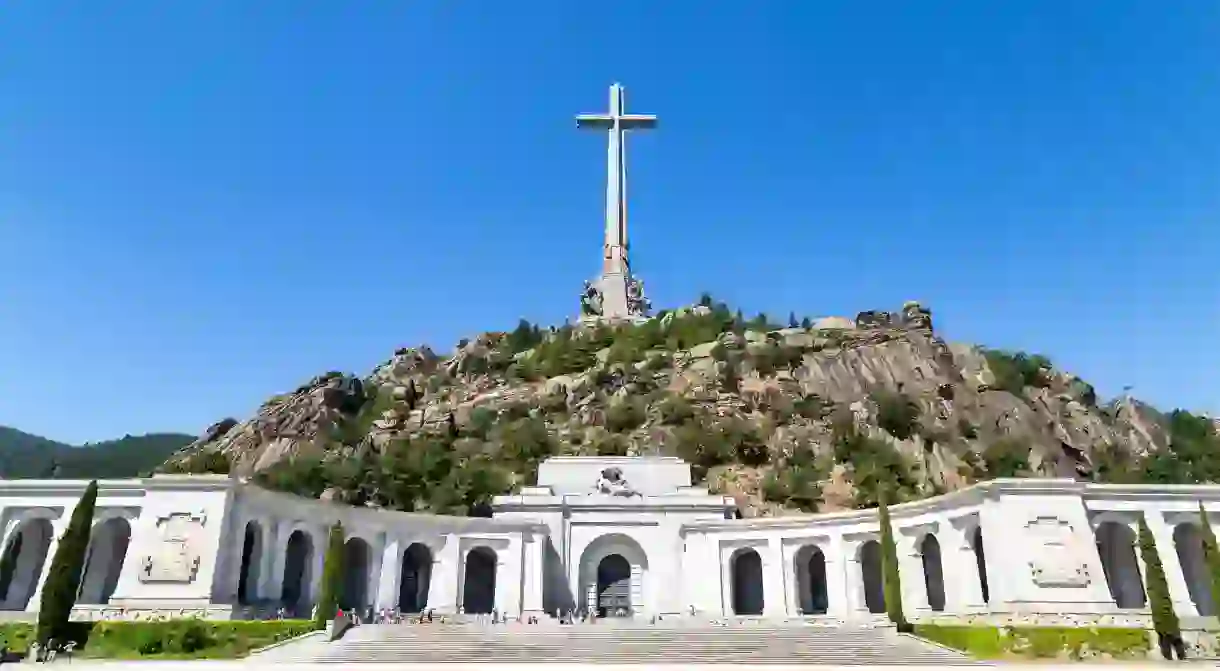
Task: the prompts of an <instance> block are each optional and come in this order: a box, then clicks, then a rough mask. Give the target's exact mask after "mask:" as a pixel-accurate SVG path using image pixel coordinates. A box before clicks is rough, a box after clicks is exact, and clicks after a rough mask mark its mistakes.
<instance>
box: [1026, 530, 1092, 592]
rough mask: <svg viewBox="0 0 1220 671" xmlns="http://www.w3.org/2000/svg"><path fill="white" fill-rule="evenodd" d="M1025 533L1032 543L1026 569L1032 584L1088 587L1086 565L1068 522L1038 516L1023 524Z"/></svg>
mask: <svg viewBox="0 0 1220 671" xmlns="http://www.w3.org/2000/svg"><path fill="white" fill-rule="evenodd" d="M1025 532H1026V537H1027V538H1028V539H1029V541H1030V543H1031V556H1032V559H1030V562H1029V568H1030V573H1031V576H1032V578H1033V581H1034V584H1035V585H1038V586H1039V587H1088V586H1089V582H1090V577H1089V567H1088V564H1087V563H1086V562H1085V560H1084V553H1083V552H1082V551H1081V548H1080V544H1079V542H1078V541H1077V538H1076V534H1075V533H1074V532H1073V529H1072V525H1071V524H1069V523H1067V522H1065V521H1063V520H1061V519H1059V518H1057V517H1052V516H1047V517H1038V518H1035V519H1033V520H1030V522H1029V523H1027V524H1026V525H1025Z"/></svg>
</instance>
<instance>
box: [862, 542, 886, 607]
mask: <svg viewBox="0 0 1220 671" xmlns="http://www.w3.org/2000/svg"><path fill="white" fill-rule="evenodd" d="M860 577H861V578H863V579H864V605H865V606H867V607H868V612H870V613H884V612H885V585H884V582H883V578H882V577H881V544H880V543H878V542H877V541H868V542H867V543H865V544H864V545H863V546H862V547H861V548H860Z"/></svg>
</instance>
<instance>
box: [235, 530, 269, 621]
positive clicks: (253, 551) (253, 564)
mask: <svg viewBox="0 0 1220 671" xmlns="http://www.w3.org/2000/svg"><path fill="white" fill-rule="evenodd" d="M262 563H263V529H262V527H261V526H259V523H258V522H255V521H254V520H250V521H249V522H247V523H246V535H245V538H244V539H243V540H242V544H241V573H240V574H238V578H237V603H241V604H246V603H251V602H254V601H257V600H258V579H259V568H260V566H261V565H262Z"/></svg>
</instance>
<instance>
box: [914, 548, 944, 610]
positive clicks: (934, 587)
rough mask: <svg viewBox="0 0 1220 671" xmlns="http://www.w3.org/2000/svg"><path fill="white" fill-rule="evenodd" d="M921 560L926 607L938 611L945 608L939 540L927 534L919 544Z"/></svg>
mask: <svg viewBox="0 0 1220 671" xmlns="http://www.w3.org/2000/svg"><path fill="white" fill-rule="evenodd" d="M919 554H920V559H921V561H922V562H923V586H924V589H925V590H927V592H926V593H927V595H928V608H930V609H932V610H934V611H936V612H940V611H943V610H944V609H945V571H944V567H943V566H942V565H941V559H940V541H938V540H936V536H934V535H932V534H928V535H926V536H924V537H923V542H922V543H920V544H919Z"/></svg>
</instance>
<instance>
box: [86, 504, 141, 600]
mask: <svg viewBox="0 0 1220 671" xmlns="http://www.w3.org/2000/svg"><path fill="white" fill-rule="evenodd" d="M130 545H131V523H130V522H128V521H127V519H126V518H123V517H111V518H109V519H106V520H103V521H101V522H98V523H97V524H95V525H93V530H92V531H90V532H89V549H88V551H87V553H86V555H85V571H84V573H83V574H82V576H81V582H80V594H79V596H78V597H77V599H76V600H77V602H78V603H86V604H105V603H108V602H109V601H110V597H111V595H113V594H114V589H115V587H117V586H118V584H119V575H121V574H122V572H123V561H124V560H125V559H126V558H127V548H128V547H129V546H130Z"/></svg>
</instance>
